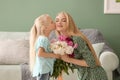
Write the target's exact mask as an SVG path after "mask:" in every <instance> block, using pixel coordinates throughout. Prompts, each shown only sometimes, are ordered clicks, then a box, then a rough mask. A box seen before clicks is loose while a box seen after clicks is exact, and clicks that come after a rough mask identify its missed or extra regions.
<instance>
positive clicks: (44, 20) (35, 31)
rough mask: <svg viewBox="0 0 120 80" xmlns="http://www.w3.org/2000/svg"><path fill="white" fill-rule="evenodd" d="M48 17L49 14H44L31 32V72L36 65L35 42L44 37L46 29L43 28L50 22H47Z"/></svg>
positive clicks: (36, 21)
mask: <svg viewBox="0 0 120 80" xmlns="http://www.w3.org/2000/svg"><path fill="white" fill-rule="evenodd" d="M48 17H50V16H49V15H48V14H44V15H41V16H39V17H38V18H36V19H35V21H34V24H33V26H32V28H31V30H30V41H29V45H30V49H29V67H30V71H31V72H32V71H33V67H34V65H35V57H36V53H35V42H36V39H37V38H38V36H39V35H44V29H42V28H43V27H45V26H47V25H49V22H48V21H47V19H48Z"/></svg>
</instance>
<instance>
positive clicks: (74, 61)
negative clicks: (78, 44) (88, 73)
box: [61, 55, 88, 67]
mask: <svg viewBox="0 0 120 80" xmlns="http://www.w3.org/2000/svg"><path fill="white" fill-rule="evenodd" d="M61 59H62V60H63V61H65V62H68V63H72V64H75V65H79V66H85V67H88V65H87V63H86V61H85V60H79V59H74V58H70V57H69V56H67V55H63V56H61Z"/></svg>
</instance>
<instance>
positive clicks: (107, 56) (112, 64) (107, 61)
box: [100, 51, 119, 71]
mask: <svg viewBox="0 0 120 80" xmlns="http://www.w3.org/2000/svg"><path fill="white" fill-rule="evenodd" d="M100 62H101V65H102V67H103V68H104V69H105V70H110V71H113V70H115V69H116V68H117V67H118V65H119V59H118V57H117V55H116V54H115V53H114V52H111V51H105V52H102V53H101V55H100Z"/></svg>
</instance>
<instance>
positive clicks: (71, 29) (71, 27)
mask: <svg viewBox="0 0 120 80" xmlns="http://www.w3.org/2000/svg"><path fill="white" fill-rule="evenodd" d="M60 14H63V15H64V16H65V17H66V20H67V26H69V28H68V31H66V32H69V34H70V35H76V34H77V35H78V36H80V37H81V38H82V39H83V40H85V41H86V42H87V44H88V47H89V49H90V50H91V52H92V54H93V56H94V58H95V61H96V65H98V66H99V65H101V64H100V61H99V60H98V58H97V56H96V53H95V51H94V49H93V47H92V45H91V43H90V41H89V40H88V39H87V38H86V36H85V35H83V34H82V32H81V31H80V30H79V29H78V28H77V27H76V25H75V23H74V21H73V19H72V17H71V16H70V14H68V13H67V12H60V13H58V15H60ZM56 34H57V35H60V32H59V31H56Z"/></svg>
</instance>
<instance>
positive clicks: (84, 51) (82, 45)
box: [74, 37, 96, 68]
mask: <svg viewBox="0 0 120 80" xmlns="http://www.w3.org/2000/svg"><path fill="white" fill-rule="evenodd" d="M74 40H75V42H76V43H77V44H78V47H77V52H79V53H77V54H81V56H82V59H84V60H85V61H86V63H87V65H88V66H89V67H91V68H92V67H95V66H96V62H95V58H94V56H93V54H92V53H91V51H90V49H89V48H88V45H87V44H86V42H85V41H84V40H83V39H82V38H80V37H75V38H74Z"/></svg>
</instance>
